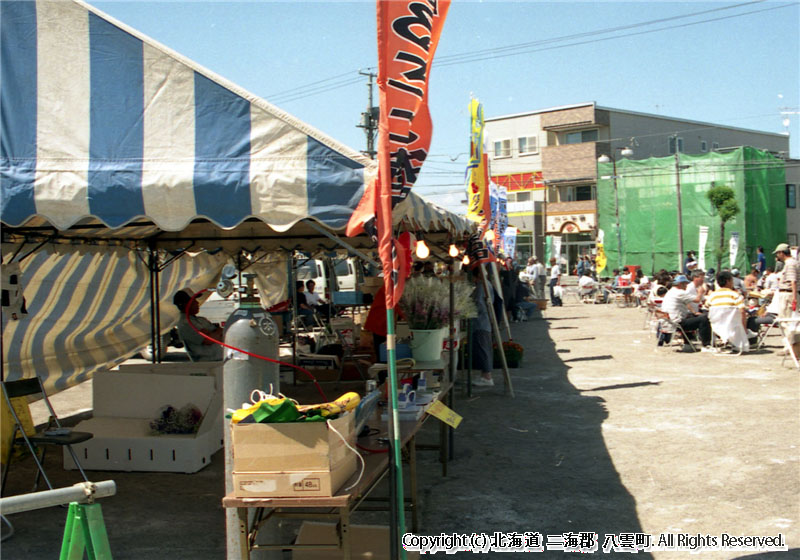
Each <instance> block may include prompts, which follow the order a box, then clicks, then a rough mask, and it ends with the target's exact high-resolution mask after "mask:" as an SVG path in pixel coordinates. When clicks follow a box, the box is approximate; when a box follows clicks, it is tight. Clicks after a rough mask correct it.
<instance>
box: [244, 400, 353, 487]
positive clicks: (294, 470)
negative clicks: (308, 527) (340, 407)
mask: <svg viewBox="0 0 800 560" xmlns="http://www.w3.org/2000/svg"><path fill="white" fill-rule="evenodd" d="M354 418H355V415H353V414H346V415H344V416H342V417H340V418H337V419H336V420H333V421H331V423H332V425H333V426H334V428H336V429H337V430H338V431H339V433H341V434H342V436H344V438H345V439H346V440H347V442H348V443H350V444H351V445H353V443H354V442H355V431H354V430H355V426H354ZM231 433H232V442H233V486H234V495H235V496H237V497H240V498H255V497H261V498H268V497H302V496H332V495H334V494H335V493H336V491H337V490H339V488H341V486H342V484H344V482H345V481H346V480H347V479H348V478H350V477H351V476H352V475H353V473H354V472H355V470H356V466H357V461H358V459H357V457H356V455H355V453H353V451H351V450H350V449H348V448H347V446H346V445H345V444H344V441H342V438H340V437H339V436H338V435H337V434H336V433H335V432H334V431H333V430H331V429H330V428H328V425H327V422H294V423H286V424H236V425H234V426H232V429H231Z"/></svg>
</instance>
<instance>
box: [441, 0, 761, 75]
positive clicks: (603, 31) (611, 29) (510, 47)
mask: <svg viewBox="0 0 800 560" xmlns="http://www.w3.org/2000/svg"><path fill="white" fill-rule="evenodd" d="M764 1H765V0H754V1H753V2H744V3H742V4H734V5H731V6H723V7H721V8H713V9H710V10H703V11H700V12H692V13H690V14H682V15H678V16H671V17H666V18H659V19H653V20H649V21H643V22H638V23H632V24H629V25H621V26H617V27H609V28H606V29H598V30H595V31H584V32H582V33H574V34H571V35H562V36H560V37H551V38H548V39H540V40H538V41H529V42H525V43H516V44H513V45H506V46H504V47H495V48H491V49H480V50H477V51H470V52H465V53H458V54H452V55H444V56H440V57H438V59H437V60H438V61H439V62H440V63H445V62H452V61H455V60H460V59H462V58H465V57H467V58H469V57H473V56H483V55H486V54H490V53H501V52H504V51H513V50H517V49H523V48H529V47H533V46H539V45H545V44H548V43H557V42H561V41H568V40H572V39H579V38H581V37H591V36H593V35H604V34H606V33H616V32H617V31H624V30H626V29H635V28H637V27H645V26H648V25H655V24H658V23H664V22H667V21H674V20H677V19H685V18H689V17H695V16H699V15H703V14H708V13H712V12H718V11H721V10H730V9H735V8H741V7H742V6H749V5H751V4H758V3H761V2H764Z"/></svg>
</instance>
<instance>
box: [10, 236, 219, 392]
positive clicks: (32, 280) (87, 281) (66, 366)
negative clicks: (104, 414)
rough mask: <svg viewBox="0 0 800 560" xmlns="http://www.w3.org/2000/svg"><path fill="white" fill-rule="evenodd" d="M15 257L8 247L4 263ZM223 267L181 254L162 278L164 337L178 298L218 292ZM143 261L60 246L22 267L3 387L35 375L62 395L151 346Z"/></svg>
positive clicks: (116, 251)
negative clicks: (211, 289)
mask: <svg viewBox="0 0 800 560" xmlns="http://www.w3.org/2000/svg"><path fill="white" fill-rule="evenodd" d="M14 249H15V247H10V246H7V245H3V255H4V256H5V255H12V254H13V252H14ZM21 254H23V255H24V252H22V253H21ZM140 257H142V258H140ZM226 260H227V258H226V257H225V256H224V255H222V254H217V255H210V254H208V253H200V254H197V255H194V256H190V255H188V254H184V255H183V256H181V257H180V258H178V259H175V260H174V261H172V262H171V263H170V264H169V265H168V266H167V267H166V268H165V269H164V270H163V271H162V272H161V273H160V276H159V289H160V304H161V327H162V332H166V331H168V330H169V329H170V328H171V327H172V326H174V325H175V324H176V323H177V321H178V309H177V308H176V307H175V306H174V305H173V304H172V297H173V295H174V294H175V292H176V291H178V290H179V289H181V288H184V287H189V288H191V289H193V290H195V291H197V290H200V289H202V288H206V287H208V286H210V285H213V284H214V283H215V282H216V279H217V278H218V277H219V274H220V271H221V269H222V266H223V265H224V264H225V262H226ZM146 261H147V255H146V254H144V255H137V254H136V252H134V251H129V250H127V249H123V248H119V247H115V248H108V247H86V246H84V247H72V246H57V245H49V246H46V247H44V248H42V249H40V250H37V251H36V252H34V253H33V254H31V255H30V256H28V257H27V258H25V259H24V260H22V261H21V262H20V263H19V265H20V271H21V275H22V277H21V285H22V289H23V293H24V295H25V303H26V308H27V314H25V315H19V317H20V318H19V319H17V320H14V319H12V318H11V317H10V316H7V314H6V313H4V314H3V325H2V326H3V373H4V377H5V379H6V380H10V381H13V380H15V379H22V378H29V377H33V376H34V375H38V376H39V377H41V378H42V380H43V381H44V384H45V388H46V389H47V390H48V391H50V392H54V391H60V390H63V389H66V388H68V387H71V386H73V385H76V384H78V383H80V382H82V381H84V380H86V379H88V378H90V377H91V375H92V374H93V373H94V372H96V371H99V370H103V369H107V368H110V367H114V366H116V365H117V364H119V363H121V362H122V361H124V360H126V359H127V358H129V357H130V356H131V355H133V354H134V353H135V352H136V351H137V350H139V349H140V348H142V347H144V346H146V345H147V344H148V343H149V342H150V271H149V269H148V267H147V264H146Z"/></svg>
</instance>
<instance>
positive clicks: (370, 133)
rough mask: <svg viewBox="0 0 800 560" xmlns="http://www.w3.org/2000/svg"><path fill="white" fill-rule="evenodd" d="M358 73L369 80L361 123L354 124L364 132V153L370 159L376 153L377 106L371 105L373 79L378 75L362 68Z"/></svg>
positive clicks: (373, 157)
mask: <svg viewBox="0 0 800 560" xmlns="http://www.w3.org/2000/svg"><path fill="white" fill-rule="evenodd" d="M358 73H359V74H361V75H362V76H367V77H368V78H369V80H368V81H367V89H368V96H367V110H366V111H365V112H363V113H361V124H357V125H356V126H357V127H358V128H363V129H364V134H366V135H367V149H366V150H365V151H364V153H365V154H367V155H368V156H369V157H370V158H371V159H375V154H377V151H376V150H375V134H376V133H377V132H378V115H379V108H378V107H373V105H372V84H373V83H374V82H373V79H374V78H376V77H377V76H378V75H377V74H373V73H372V72H365V71H363V70H359V72H358Z"/></svg>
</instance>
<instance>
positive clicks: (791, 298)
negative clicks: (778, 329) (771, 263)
mask: <svg viewBox="0 0 800 560" xmlns="http://www.w3.org/2000/svg"><path fill="white" fill-rule="evenodd" d="M773 253H774V255H775V258H776V259H777V260H778V261H780V262H782V263H783V271H782V274H781V277H780V280H779V281H778V293H777V294H775V295H776V296H778V297H779V298H780V303H779V305H780V309H781V313H780V315H779V316H780V317H789V316H791V314H792V311H795V310H796V309H797V288H798V276H800V274H798V270H797V266H798V265H797V260H796V259H795V258H794V257H792V252H791V251H790V250H789V245H787V244H786V243H781V244H779V245H778V246H777V247H775V250H774V251H773Z"/></svg>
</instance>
